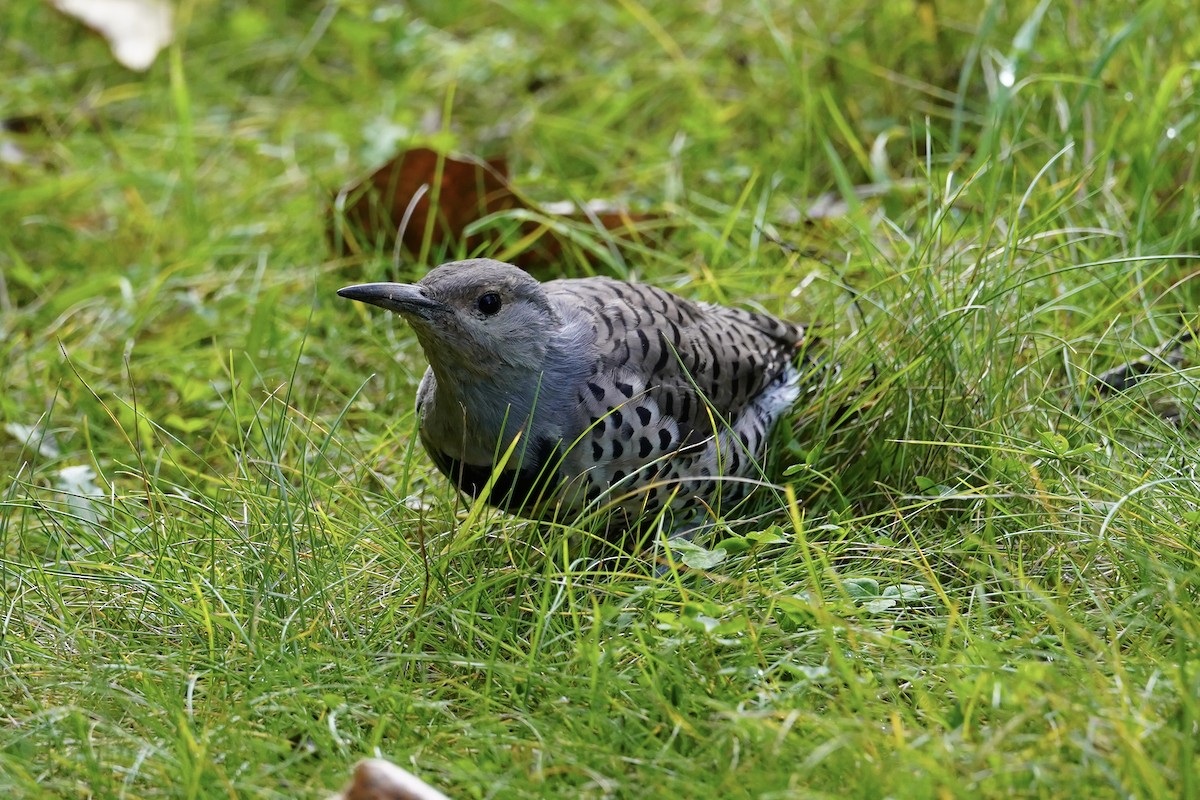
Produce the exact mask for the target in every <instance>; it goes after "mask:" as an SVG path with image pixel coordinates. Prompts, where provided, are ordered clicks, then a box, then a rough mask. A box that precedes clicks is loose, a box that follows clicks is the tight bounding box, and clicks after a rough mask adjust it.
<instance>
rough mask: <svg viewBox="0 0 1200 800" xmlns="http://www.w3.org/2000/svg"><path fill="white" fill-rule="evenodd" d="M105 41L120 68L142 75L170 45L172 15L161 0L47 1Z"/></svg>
mask: <svg viewBox="0 0 1200 800" xmlns="http://www.w3.org/2000/svg"><path fill="white" fill-rule="evenodd" d="M48 2H49V3H50V5H52V6H53V7H54V8H56V9H58V10H59V11H61V12H62V13H63V14H66V15H67V16H68V17H74V18H75V19H77V20H79V21H80V22H82V23H83V24H84V25H87V26H88V27H89V28H91V29H92V30H94V31H96V32H97V33H99V34H100V35H101V36H103V37H104V38H105V39H106V40H107V41H108V46H109V48H110V49H111V50H112V54H113V57H114V58H116V59H117V61H119V62H120V63H121V64H122V65H123V66H125V67H128V68H129V69H132V70H136V71H138V72H144V71H146V70H147V69H149V68H150V65H151V64H153V63H154V59H155V58H157V57H158V54H159V51H161V50H162V49H163V48H164V47H166V46H167V45H168V44H170V43H171V38H172V36H173V26H174V20H173V16H174V14H173V12H172V10H171V6H170V4H168V3H165V2H162V0H48Z"/></svg>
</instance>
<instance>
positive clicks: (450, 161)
mask: <svg viewBox="0 0 1200 800" xmlns="http://www.w3.org/2000/svg"><path fill="white" fill-rule="evenodd" d="M435 201H436V203H437V205H436V210H435V207H434V205H433V203H434V202H435ZM568 205H569V206H570V208H571V209H575V206H574V204H568ZM497 212H518V213H516V214H515V215H514V216H515V217H519V219H518V223H519V226H518V231H517V233H518V235H519V239H520V242H519V244H520V247H519V248H518V250H517V251H516V252H513V253H511V254H504V258H505V260H508V261H511V262H512V263H514V264H516V265H518V266H520V267H523V268H525V269H528V270H531V271H535V272H536V271H538V270H539V268H544V267H550V266H552V265H555V263H556V262H557V261H558V259H559V257H560V256H561V255H562V252H563V249H564V247H565V246H566V240H565V238H564V237H563V236H562V235H560V233H559V232H558V231H556V230H554V229H553V224H554V223H555V222H558V221H560V220H561V221H570V222H576V223H578V222H590V223H591V224H593V225H598V226H600V227H602V228H604V229H606V230H608V231H610V232H612V233H613V234H614V235H617V236H621V237H626V238H628V237H633V236H636V235H638V234H639V233H641V232H643V229H644V228H645V227H646V226H647V225H651V226H653V227H656V228H657V230H659V231H660V232H667V231H669V226H667V225H665V224H663V223H662V219H663V217H662V215H660V214H629V213H626V212H624V211H621V210H619V209H614V208H612V207H610V206H603V207H601V206H593V205H592V204H589V207H588V208H587V209H585V210H583V211H579V210H574V211H573V212H567V211H566V210H564V209H563V208H562V205H561V204H547V205H544V206H541V207H538V206H535V205H534V204H532V203H530V202H528V201H526V200H525V199H524V198H522V197H521V196H520V195H519V193H518V192H517V191H516V189H514V188H513V186H512V184H511V182H510V181H509V174H508V163H507V161H506V160H505V159H503V158H495V159H490V160H486V161H485V160H483V159H478V158H475V157H473V156H467V157H465V158H454V157H451V156H441V155H439V154H438V153H437V152H436V151H434V150H431V149H429V148H425V147H418V148H413V149H411V150H408V151H405V152H404V153H402V154H400V155H399V156H397V157H396V158H394V159H392V160H391V161H389V162H388V163H387V164H385V165H383V166H382V167H380V168H379V169H377V170H376V171H375V172H373V173H371V174H370V175H368V176H367V177H366V178H364V179H362V180H359V181H355V182H353V183H351V184H349V185H347V186H346V187H344V188H343V189H342V190H341V191H339V192H338V194H337V197H336V198H335V201H334V215H333V219H332V221H331V224H330V230H329V235H330V240H331V241H332V242H333V243H334V246H335V249H340V250H341V251H342V252H343V253H345V252H348V253H362V252H363V251H364V250H366V249H368V248H372V247H374V246H378V245H382V246H383V247H386V248H388V249H389V250H390V249H393V248H395V247H396V242H397V238H399V242H400V245H401V246H402V247H403V249H404V250H406V251H407V252H408V253H409V254H410V255H416V254H419V253H421V252H422V245H423V244H424V243H425V238H426V237H427V236H428V248H429V249H436V248H439V247H441V246H442V245H451V246H453V245H455V244H457V243H459V242H461V243H462V244H463V245H464V248H465V249H466V250H467V251H468V252H477V251H479V249H480V248H481V247H483V246H484V245H488V244H495V239H496V238H497V236H498V232H497V231H495V230H482V231H476V232H473V233H468V229H469V228H470V227H471V225H472V223H474V222H476V221H478V220H480V219H483V218H484V217H486V216H488V215H490V214H495V213H497ZM431 214H432V215H433V219H432V222H431Z"/></svg>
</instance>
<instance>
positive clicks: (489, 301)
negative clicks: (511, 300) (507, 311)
mask: <svg viewBox="0 0 1200 800" xmlns="http://www.w3.org/2000/svg"><path fill="white" fill-rule="evenodd" d="M501 305H503V303H501V302H500V295H498V294H496V293H495V292H488V293H487V294H484V295H480V296H479V299H478V300H476V301H475V307H476V308H478V309H479V312H480V313H481V314H484V315H486V316H489V317H490V316H492V315H493V314H495V313H497V312H498V311H499V310H500V306H501Z"/></svg>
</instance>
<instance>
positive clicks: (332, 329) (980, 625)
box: [0, 0, 1200, 798]
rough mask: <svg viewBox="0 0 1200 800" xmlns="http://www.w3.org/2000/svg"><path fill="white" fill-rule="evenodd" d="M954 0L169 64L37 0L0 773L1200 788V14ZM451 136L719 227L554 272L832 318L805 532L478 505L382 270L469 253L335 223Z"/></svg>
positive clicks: (294, 42)
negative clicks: (403, 246) (625, 547)
mask: <svg viewBox="0 0 1200 800" xmlns="http://www.w3.org/2000/svg"><path fill="white" fill-rule="evenodd" d="M944 5H945V4H941V5H937V6H935V5H934V4H933V3H925V2H901V3H887V4H882V3H880V4H876V3H869V2H864V1H863V0H851V2H846V3H836V4H815V3H800V4H795V3H783V2H780V3H772V2H760V3H754V4H749V5H738V4H728V5H726V6H722V5H720V4H715V5H711V4H710V5H708V6H703V7H692V6H690V5H687V4H684V5H680V4H675V3H666V2H663V3H658V2H653V3H639V2H637V1H636V0H622V2H618V3H613V4H583V5H579V4H574V3H540V2H525V1H524V0H514V2H507V3H495V4H487V5H476V4H474V3H445V2H441V3H414V4H409V5H405V6H393V5H390V4H384V3H379V4H372V3H366V2H345V3H328V4H322V3H282V2H267V3H258V4H254V5H249V4H245V5H243V4H237V3H232V2H226V3H222V2H209V1H207V0H196V2H185V3H183V4H181V5H180V6H179V10H180V24H181V29H180V33H179V36H178V39H177V42H176V44H175V45H174V46H173V47H172V48H171V49H170V50H169V51H168V52H166V53H164V54H163V56H162V57H161V58H160V59H159V61H158V63H157V64H156V65H155V66H154V67H153V69H151V70H150V71H149V72H148V73H147V74H145V75H137V74H133V73H130V72H127V71H124V70H122V69H121V68H120V67H118V66H116V65H115V64H114V63H113V62H112V59H111V56H110V55H109V53H108V51H107V49H106V48H105V46H104V45H103V43H102V42H100V41H99V40H98V39H96V38H94V37H92V36H91V35H89V34H87V33H86V32H84V31H82V29H80V28H78V27H76V26H75V25H74V24H73V23H71V22H69V21H68V20H66V19H65V18H62V17H59V16H57V15H56V14H55V13H54V12H52V11H51V10H50V9H49V8H48V7H46V6H44V5H42V4H38V3H32V2H25V3H22V2H17V3H10V4H7V5H6V6H5V7H4V9H3V10H2V11H0V30H3V33H4V35H3V37H2V38H0V75H3V77H4V80H3V86H4V92H3V96H0V118H3V119H5V120H8V123H7V124H6V130H5V131H4V132H3V133H2V134H0V144H3V145H5V146H6V149H4V150H2V151H0V152H3V153H4V154H5V158H4V159H3V162H2V163H0V182H2V188H0V220H3V222H4V224H3V225H2V226H0V275H2V280H0V365H2V368H3V376H4V391H3V392H2V393H0V422H3V425H4V428H3V430H2V431H0V796H5V797H39V796H45V797H97V798H108V797H114V798H115V797H128V798H135V797H187V798H200V797H214V798H215V797H280V798H284V797H289V798H290V797H319V796H321V795H322V793H323V792H325V791H326V790H328V789H331V788H333V787H335V786H336V785H338V784H339V783H340V782H341V781H342V780H343V778H344V776H345V775H346V773H347V770H348V768H349V766H350V765H351V764H352V763H353V762H354V761H355V760H357V759H358V758H360V757H362V756H364V755H371V754H374V753H380V754H382V755H384V756H387V757H389V758H392V759H393V760H395V761H397V762H399V763H401V764H402V765H405V766H407V767H408V768H410V769H412V770H414V771H416V772H418V773H419V774H421V775H422V776H424V777H425V778H427V779H428V780H430V781H431V782H433V783H435V784H437V785H438V786H440V787H441V788H443V789H444V790H445V791H447V792H448V793H450V794H452V795H453V796H455V797H538V796H580V797H630V798H633V797H655V796H663V797H761V798H767V797H821V796H829V797H846V796H851V797H864V798H883V797H897V798H900V797H929V796H942V797H1011V796H1029V797H1034V796H1036V797H1057V796H1062V797H1078V796H1090V797H1131V796H1132V797H1194V796H1197V795H1198V794H1200V788H1198V787H1200V756H1198V748H1197V744H1196V743H1197V741H1198V739H1200V728H1198V726H1200V700H1198V699H1197V698H1200V606H1198V604H1197V601H1198V597H1197V595H1198V593H1200V540H1198V537H1197V533H1196V531H1197V530H1198V529H1200V479H1198V477H1197V475H1196V472H1195V465H1196V463H1197V449H1198V448H1197V441H1198V436H1200V427H1198V426H1197V418H1196V411H1197V399H1198V387H1200V382H1198V381H1197V375H1196V373H1195V372H1194V370H1193V369H1192V368H1191V364H1192V363H1193V361H1194V355H1195V353H1194V351H1193V348H1192V347H1191V346H1190V345H1187V346H1185V347H1184V349H1183V361H1182V363H1180V364H1174V363H1166V359H1161V358H1158V357H1156V356H1155V355H1154V354H1153V353H1152V350H1153V348H1156V347H1158V346H1159V345H1160V344H1162V343H1164V342H1167V341H1168V340H1170V339H1171V338H1172V337H1173V336H1175V335H1176V334H1177V333H1179V332H1180V331H1181V330H1182V331H1188V330H1190V328H1191V326H1192V325H1194V324H1195V321H1196V320H1195V316H1194V309H1195V308H1196V299H1197V287H1196V285H1195V281H1193V280H1192V276H1193V275H1194V274H1195V272H1196V267H1197V261H1196V258H1195V255H1194V254H1195V253H1196V252H1197V246H1198V244H1200V218H1198V216H1197V207H1198V194H1200V178H1198V176H1197V153H1196V142H1197V140H1198V139H1200V114H1198V108H1200V107H1198V106H1197V104H1196V99H1195V86H1196V81H1197V77H1198V75H1197V66H1196V64H1197V59H1198V57H1200V12H1198V11H1197V9H1196V8H1195V7H1193V5H1192V4H1188V3H1185V2H1167V1H1164V2H1152V3H1141V4H1136V3H1130V4H1121V3H1091V4H1051V3H1043V4H1034V3H1032V2H1013V3H1000V2H994V3H990V4H986V5H984V6H982V7H978V8H975V7H968V6H962V7H961V8H958V7H955V8H949V7H943V6H944ZM416 144H425V145H433V146H436V147H439V148H444V149H447V150H451V151H459V152H462V151H465V152H472V153H477V154H480V155H484V156H492V155H497V154H504V155H506V156H507V157H508V159H509V161H510V163H511V164H512V167H513V171H514V174H515V175H516V176H517V180H518V182H519V184H520V185H521V187H522V189H523V190H525V191H526V192H528V193H529V194H530V195H531V196H533V197H534V199H537V200H541V201H551V200H561V199H564V198H570V199H577V200H584V199H590V198H597V197H599V198H606V199H610V200H614V201H618V202H620V203H623V204H625V205H626V206H628V207H629V208H631V209H634V210H655V211H661V212H662V213H664V214H666V215H667V219H669V220H670V221H672V222H673V223H674V224H676V226H677V227H676V230H675V231H674V233H673V234H672V235H671V236H670V237H669V238H668V239H667V240H666V241H665V242H664V243H662V244H661V245H659V246H655V247H651V246H649V245H645V246H643V245H630V244H625V245H621V244H613V243H611V242H609V241H607V240H606V237H605V236H604V235H603V234H601V233H598V232H596V231H588V230H586V228H584V229H582V230H581V232H580V234H579V235H580V236H581V237H583V238H584V240H585V241H587V242H591V243H595V244H596V245H597V246H596V247H594V248H592V249H590V250H588V249H587V248H584V249H579V250H568V252H567V253H565V254H564V255H563V257H562V258H561V260H560V261H558V262H557V263H554V264H551V265H546V266H545V267H544V268H545V269H546V270H547V273H546V274H563V275H568V274H569V275H580V274H587V273H589V272H601V273H605V274H617V275H623V276H631V277H636V278H637V279H640V280H646V281H652V282H655V283H657V284H659V285H662V286H664V287H667V288H670V289H672V290H675V291H678V292H680V293H683V294H686V295H688V296H691V297H696V298H701V299H710V300H719V301H723V302H734V303H751V304H755V305H758V306H759V307H763V308H766V309H767V310H770V311H772V312H773V313H777V314H780V315H784V316H788V317H790V318H794V319H809V320H814V321H818V322H820V323H821V324H822V325H823V326H824V327H825V330H824V331H823V336H824V342H825V344H824V347H825V352H826V353H827V354H828V358H829V360H830V362H831V363H837V364H838V365H839V368H840V371H838V372H837V373H836V374H833V375H831V376H830V377H829V379H828V383H827V384H826V385H823V386H822V387H821V390H820V391H819V392H815V393H813V394H812V395H810V396H807V397H806V398H805V399H804V400H803V401H802V402H801V403H800V404H799V406H798V408H797V412H796V418H795V421H794V424H793V425H792V426H791V428H792V430H791V432H790V433H789V434H787V435H785V436H783V437H782V439H783V441H781V444H780V451H781V459H780V460H781V461H783V462H784V463H783V464H782V465H781V477H780V485H781V487H782V488H781V489H780V491H779V492H778V493H776V494H774V495H772V496H771V497H769V498H768V499H767V500H766V502H765V505H766V509H765V510H766V516H765V517H763V518H762V519H761V521H760V522H758V523H756V524H753V525H750V526H748V528H746V527H743V528H742V529H741V535H739V536H734V537H732V538H728V539H726V540H725V541H724V542H723V543H722V544H714V543H713V542H712V541H703V542H700V543H698V546H697V547H694V548H691V549H687V550H681V551H678V552H676V553H675V554H674V555H673V556H672V557H670V558H668V557H667V556H666V555H665V553H664V551H663V550H662V549H661V547H660V548H659V550H658V551H657V552H658V556H659V561H658V562H655V561H653V560H651V559H617V558H606V559H599V560H597V559H595V558H591V557H589V554H587V553H581V552H580V551H579V549H578V548H570V547H567V546H566V543H567V542H569V541H573V540H578V538H579V537H578V532H574V535H572V531H570V530H565V529H563V528H561V527H555V526H549V525H545V524H540V525H539V524H536V523H530V522H526V521H522V520H518V519H513V518H508V517H505V516H503V515H499V514H494V513H486V514H472V513H471V510H470V509H469V508H468V507H466V506H464V504H463V503H462V502H461V500H459V499H458V498H456V497H454V496H453V494H452V493H451V492H450V490H449V488H448V486H447V484H446V482H445V481H444V480H443V479H442V478H441V477H439V476H438V475H437V474H436V473H435V472H434V471H433V469H432V467H431V466H430V464H429V462H428V460H427V458H426V456H425V455H424V453H423V452H421V450H420V448H419V446H418V445H417V444H416V442H415V438H414V418H413V414H412V399H413V396H414V392H415V388H416V383H417V381H418V380H419V378H420V375H421V372H422V371H423V370H424V362H423V360H422V358H421V356H420V352H419V349H418V347H417V346H416V343H415V341H414V339H413V338H412V335H411V332H410V331H409V330H408V329H407V328H406V327H405V326H404V325H403V324H402V323H400V322H399V321H397V320H395V319H392V318H390V317H388V316H386V315H383V314H373V313H367V312H366V311H365V310H364V309H361V308H357V307H355V306H354V305H353V304H350V303H347V302H345V301H339V300H338V299H337V298H336V297H335V295H334V292H335V290H336V289H337V288H338V287H339V286H342V285H344V284H347V283H353V282H358V281H361V280H382V279H389V278H400V279H409V278H413V277H416V276H419V275H420V274H421V273H422V272H423V271H424V270H425V269H426V268H428V267H429V266H431V265H432V264H434V263H437V262H438V261H441V260H448V259H449V258H452V257H455V256H458V255H463V253H461V252H458V251H456V250H454V249H452V248H450V249H447V248H445V247H443V248H441V249H436V248H435V249H434V251H433V252H430V253H428V254H427V260H428V262H429V263H417V261H416V260H415V259H413V258H401V259H399V260H393V258H392V254H391V253H390V252H368V253H365V254H361V255H356V256H352V257H335V256H334V255H333V254H332V253H331V251H330V248H329V243H328V241H327V238H326V234H325V225H326V214H327V208H328V204H329V200H330V198H331V197H332V196H333V193H334V192H335V191H336V189H337V187H338V186H339V185H341V184H343V183H344V182H345V181H347V180H349V179H350V178H352V177H354V176H356V175H359V174H361V173H362V172H363V171H364V170H365V169H368V168H370V167H372V166H374V165H377V164H378V163H380V162H381V161H382V160H383V159H385V158H386V157H387V156H388V155H390V153H391V152H392V151H393V149H394V148H397V147H400V148H403V147H408V146H412V145H416ZM499 224H501V225H503V222H501V223H499ZM776 239H778V240H780V241H782V242H785V243H786V245H787V246H780V245H779V244H776V243H775V242H774V240H776ZM508 244H510V245H511V241H510V242H509V243H508ZM497 249H499V248H497ZM585 251H587V252H591V253H593V257H592V258H591V259H587V258H584V256H583V253H584V252H585ZM595 254H599V255H598V256H597V255H595ZM1148 353H1149V354H1151V357H1150V358H1149V359H1147V361H1148V363H1150V364H1151V365H1152V366H1154V369H1153V370H1152V371H1151V374H1150V375H1149V376H1148V377H1147V378H1146V379H1145V380H1143V381H1142V382H1140V383H1138V384H1137V385H1136V386H1133V387H1132V388H1130V389H1129V390H1128V391H1126V392H1124V393H1118V394H1105V393H1102V392H1100V391H1098V390H1097V387H1096V382H1095V379H1094V376H1095V375H1097V374H1099V373H1101V372H1103V371H1105V370H1108V369H1110V368H1112V367H1114V366H1117V365H1119V364H1121V363H1124V362H1128V361H1131V360H1133V359H1137V358H1140V357H1143V356H1146V355H1147V354H1148ZM783 473H786V474H783ZM591 555H593V556H594V555H595V554H594V553H592V554H591ZM679 559H682V562H680V561H679ZM664 563H666V567H665V568H664Z"/></svg>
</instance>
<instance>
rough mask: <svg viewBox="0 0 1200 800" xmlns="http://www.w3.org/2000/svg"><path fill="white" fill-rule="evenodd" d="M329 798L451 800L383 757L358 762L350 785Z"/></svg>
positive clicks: (349, 799)
mask: <svg viewBox="0 0 1200 800" xmlns="http://www.w3.org/2000/svg"><path fill="white" fill-rule="evenodd" d="M330 800H450V798H448V797H447V796H446V795H444V794H442V793H441V792H439V791H438V790H437V789H435V788H433V787H432V786H430V785H429V784H428V783H426V782H425V781H423V780H421V779H420V778H418V777H417V776H416V775H413V774H412V773H411V772H408V771H406V770H403V769H401V768H400V767H398V766H396V765H395V764H393V763H392V762H390V761H385V760H384V759H382V758H368V759H364V760H363V761H360V762H358V766H356V767H355V768H354V777H353V779H351V781H350V785H349V786H347V787H346V788H345V790H343V791H342V793H341V794H337V795H334V796H333V797H332V798H330Z"/></svg>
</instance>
